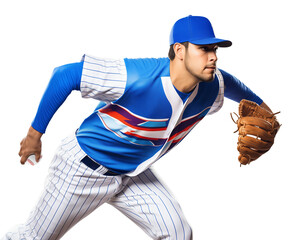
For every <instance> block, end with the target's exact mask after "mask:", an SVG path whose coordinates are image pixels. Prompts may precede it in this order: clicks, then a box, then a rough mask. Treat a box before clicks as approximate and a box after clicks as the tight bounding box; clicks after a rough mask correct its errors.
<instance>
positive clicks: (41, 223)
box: [3, 15, 270, 240]
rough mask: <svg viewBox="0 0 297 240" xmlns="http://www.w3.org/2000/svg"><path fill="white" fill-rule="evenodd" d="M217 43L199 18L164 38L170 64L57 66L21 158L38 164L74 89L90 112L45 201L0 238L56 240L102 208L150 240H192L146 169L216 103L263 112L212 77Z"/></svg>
mask: <svg viewBox="0 0 297 240" xmlns="http://www.w3.org/2000/svg"><path fill="white" fill-rule="evenodd" d="M231 45H232V43H231V41H229V40H224V39H220V38H216V37H215V35H214V32H213V28H212V26H211V23H210V21H209V20H208V19H207V18H205V17H199V16H191V15H190V16H187V17H185V18H182V19H179V20H178V21H177V22H176V23H175V24H174V26H173V28H172V30H171V33H170V50H169V58H159V59H154V58H150V59H126V58H125V59H102V58H98V57H94V56H90V55H84V56H83V59H82V61H81V62H77V63H72V64H67V65H64V66H61V67H57V68H56V69H55V70H54V72H53V75H52V77H51V79H50V82H49V85H48V87H47V89H46V91H45V93H44V95H43V97H42V100H41V102H40V104H39V108H38V111H37V114H36V116H35V118H34V120H33V122H32V126H31V127H30V129H29V131H28V134H27V136H26V137H25V138H24V139H23V140H22V142H21V148H20V152H19V155H20V156H21V163H22V164H24V163H25V162H26V161H27V159H28V157H29V156H30V155H35V158H36V161H39V159H40V156H41V136H42V135H43V134H44V133H45V131H46V128H47V125H48V123H49V121H50V120H51V118H52V117H53V115H54V113H55V112H56V111H57V109H58V108H59V107H60V106H61V105H62V104H63V102H64V101H65V99H66V98H67V96H68V95H69V94H70V93H71V91H73V90H77V91H80V92H81V94H82V97H84V98H93V99H95V100H97V101H98V102H99V103H98V106H97V107H96V109H95V110H94V112H93V113H91V114H90V116H88V117H87V118H86V119H85V120H84V121H83V123H82V124H81V125H80V126H79V128H78V129H77V130H74V131H73V134H71V135H70V136H69V137H67V138H66V139H64V140H63V141H62V143H61V144H60V146H59V148H58V150H57V152H56V154H55V156H54V158H53V160H52V163H51V165H50V169H49V175H48V176H47V179H46V185H45V189H44V192H43V193H42V195H41V197H40V200H39V202H38V204H37V205H36V207H35V208H34V209H33V211H32V212H31V215H30V216H29V218H28V220H27V221H26V222H25V223H24V224H23V225H20V226H19V227H18V228H17V229H15V230H13V231H10V232H8V233H7V234H6V235H5V237H4V238H3V239H44V240H54V239H60V238H62V237H63V235H64V234H65V233H66V232H67V231H68V230H69V229H70V228H71V227H73V226H75V224H76V223H78V222H79V221H80V220H81V219H83V218H84V217H86V216H88V215H89V214H90V213H92V212H93V211H94V210H95V209H97V208H98V207H99V206H101V205H102V204H104V203H108V204H110V205H112V206H114V207H115V208H116V209H118V210H119V211H121V212H122V213H123V214H124V215H126V216H127V217H128V218H130V219H131V220H132V221H133V222H135V223H136V224H137V225H138V226H139V227H140V228H142V229H143V230H144V231H145V232H146V233H147V234H148V235H149V236H150V237H151V238H152V239H171V240H173V239H178V240H189V239H192V230H191V227H190V225H189V223H188V222H187V220H186V219H185V216H184V214H183V212H182V209H181V207H180V205H179V204H178V203H177V201H176V200H175V199H174V197H173V196H172V195H171V193H170V191H169V190H168V189H167V188H166V187H165V186H164V185H163V184H162V182H161V181H160V179H158V178H157V177H156V176H155V175H154V173H153V172H152V170H151V169H150V166H151V165H152V164H153V163H154V162H156V161H157V160H158V159H160V158H161V157H162V156H163V155H165V154H166V153H167V152H169V151H170V150H171V149H172V148H174V147H175V146H176V145H177V144H178V143H179V142H180V141H181V140H182V139H183V138H184V137H185V136H186V135H187V134H188V133H189V132H190V131H191V130H192V129H193V128H194V127H195V126H196V125H197V124H198V123H199V122H200V121H201V120H202V119H204V117H206V116H207V115H209V114H213V113H215V112H217V111H218V110H219V109H220V108H221V107H222V105H223V100H224V96H225V97H227V98H230V99H232V100H234V101H237V102H240V101H241V100H242V99H247V100H249V101H252V102H254V103H256V104H258V105H260V106H261V107H263V108H264V109H267V111H270V109H269V108H268V107H267V105H266V104H265V103H264V102H263V101H262V99H261V98H259V97H258V96H257V95H256V94H255V93H253V92H252V91H251V90H250V89H249V88H248V87H246V86H245V85H244V84H243V83H242V82H240V81H239V80H238V79H237V78H235V77H234V76H232V75H230V74H229V73H227V72H225V71H223V70H221V69H218V68H217V65H216V63H217V55H216V51H217V49H218V47H229V46H231Z"/></svg>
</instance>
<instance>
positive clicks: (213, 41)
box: [189, 38, 232, 47]
mask: <svg viewBox="0 0 297 240" xmlns="http://www.w3.org/2000/svg"><path fill="white" fill-rule="evenodd" d="M189 42H190V43H193V44H196V45H208V44H218V46H219V47H230V46H231V45H232V42H231V41H229V40H224V39H219V38H207V39H199V40H191V41H189Z"/></svg>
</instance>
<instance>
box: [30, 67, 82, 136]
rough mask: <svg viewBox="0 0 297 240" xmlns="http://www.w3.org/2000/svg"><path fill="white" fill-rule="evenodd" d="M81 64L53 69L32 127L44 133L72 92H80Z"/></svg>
mask: <svg viewBox="0 0 297 240" xmlns="http://www.w3.org/2000/svg"><path fill="white" fill-rule="evenodd" d="M82 66H83V63H82V62H79V63H71V64H67V65H63V66H60V67H57V68H55V69H54V71H53V74H52V76H51V79H50V81H49V84H48V86H47V88H46V90H45V92H44V94H43V96H42V99H41V101H40V103H39V107H38V110H37V113H36V115H35V118H34V120H33V122H32V124H31V125H32V127H33V128H34V129H35V130H37V131H39V132H41V133H45V130H46V128H47V125H48V124H49V122H50V120H51V118H52V117H53V115H54V114H55V112H56V111H57V110H58V108H59V107H60V106H61V105H62V104H63V102H64V101H65V100H66V98H67V97H68V95H69V94H70V93H71V92H72V91H73V90H80V80H81V73H82Z"/></svg>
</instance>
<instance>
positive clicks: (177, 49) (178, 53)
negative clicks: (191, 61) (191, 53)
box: [173, 43, 186, 60]
mask: <svg viewBox="0 0 297 240" xmlns="http://www.w3.org/2000/svg"><path fill="white" fill-rule="evenodd" d="M173 50H174V53H175V57H176V58H178V59H179V60H184V56H185V51H186V47H185V46H184V45H182V44H180V43H175V44H174V46H173Z"/></svg>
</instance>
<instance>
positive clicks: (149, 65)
mask: <svg viewBox="0 0 297 240" xmlns="http://www.w3.org/2000/svg"><path fill="white" fill-rule="evenodd" d="M124 61H125V65H126V68H127V71H137V72H143V73H145V72H151V71H156V70H157V69H160V70H163V69H166V68H169V62H170V60H169V58H133V59H131V58H125V59H124Z"/></svg>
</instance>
